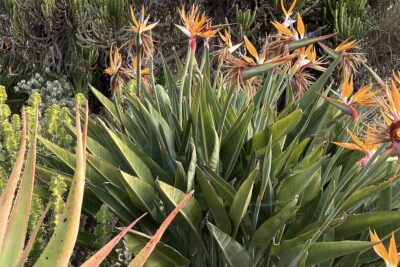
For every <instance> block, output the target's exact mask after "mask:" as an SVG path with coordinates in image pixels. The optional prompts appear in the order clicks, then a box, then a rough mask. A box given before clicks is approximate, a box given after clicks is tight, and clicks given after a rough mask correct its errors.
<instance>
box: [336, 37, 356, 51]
mask: <svg viewBox="0 0 400 267" xmlns="http://www.w3.org/2000/svg"><path fill="white" fill-rule="evenodd" d="M355 43H356V40H353V41H347V40H346V41H344V42H343V43H341V44H340V45H338V46H337V47H336V49H335V51H340V52H346V51H347V50H349V49H351V48H353V45H354V44H355Z"/></svg>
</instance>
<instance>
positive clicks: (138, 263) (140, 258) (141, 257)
mask: <svg viewBox="0 0 400 267" xmlns="http://www.w3.org/2000/svg"><path fill="white" fill-rule="evenodd" d="M192 195H193V191H191V192H190V193H188V194H187V195H186V196H185V197H184V198H183V199H182V200H181V201H180V202H179V203H178V205H176V207H175V208H174V210H173V211H172V212H171V213H170V214H169V215H168V216H167V218H165V220H164V221H163V223H162V224H161V225H160V227H159V228H158V229H157V232H156V233H155V234H154V235H153V237H152V238H151V239H150V240H149V241H148V242H147V244H146V246H145V247H144V248H142V249H141V250H140V252H139V253H138V254H137V255H136V257H135V258H134V259H133V260H132V261H131V262H130V263H129V265H128V266H129V267H142V266H143V265H144V264H145V262H146V261H147V259H148V258H149V257H150V255H151V254H152V252H153V251H154V249H155V248H156V246H157V244H158V242H160V240H161V237H162V236H163V234H164V233H165V231H166V230H167V228H168V226H169V225H170V224H171V222H172V220H173V219H174V218H175V216H176V215H177V214H178V213H179V211H180V210H181V209H182V208H183V207H184V206H185V205H186V203H187V202H188V201H189V200H190V199H191V198H192Z"/></svg>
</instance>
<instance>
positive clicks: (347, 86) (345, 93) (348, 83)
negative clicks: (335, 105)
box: [341, 74, 353, 99]
mask: <svg viewBox="0 0 400 267" xmlns="http://www.w3.org/2000/svg"><path fill="white" fill-rule="evenodd" d="M352 93H353V78H350V79H349V77H348V76H347V74H345V76H344V83H343V86H342V93H341V94H342V97H343V98H345V99H347V98H349V97H350V96H351V94H352Z"/></svg>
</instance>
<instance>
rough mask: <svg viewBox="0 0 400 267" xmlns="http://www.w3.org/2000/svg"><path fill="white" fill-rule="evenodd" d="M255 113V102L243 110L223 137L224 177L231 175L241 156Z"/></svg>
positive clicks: (222, 158)
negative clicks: (241, 149)
mask: <svg viewBox="0 0 400 267" xmlns="http://www.w3.org/2000/svg"><path fill="white" fill-rule="evenodd" d="M252 114H253V104H251V105H250V106H249V107H248V108H247V109H245V110H243V112H242V113H241V115H240V116H239V117H238V118H237V120H236V122H235V124H234V125H233V126H232V128H231V129H230V130H229V132H228V133H227V134H226V135H225V136H224V137H223V138H222V143H221V161H222V168H223V170H224V177H229V175H230V174H231V172H232V170H233V168H234V166H235V162H236V160H237V158H238V156H239V152H240V148H241V147H242V144H243V140H244V138H245V136H246V133H247V129H248V127H249V124H250V121H251V116H252Z"/></svg>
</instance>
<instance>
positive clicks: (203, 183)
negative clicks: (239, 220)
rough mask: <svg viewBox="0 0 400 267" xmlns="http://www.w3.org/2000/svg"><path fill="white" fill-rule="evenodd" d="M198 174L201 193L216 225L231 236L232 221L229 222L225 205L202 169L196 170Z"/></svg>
mask: <svg viewBox="0 0 400 267" xmlns="http://www.w3.org/2000/svg"><path fill="white" fill-rule="evenodd" d="M196 174H197V177H198V180H199V185H200V188H201V191H202V193H203V195H204V198H205V200H206V202H207V205H208V207H209V209H210V212H211V214H212V217H213V220H214V221H215V224H216V225H217V226H218V228H220V229H221V230H222V231H224V232H225V233H226V234H230V233H231V221H230V220H229V217H228V214H227V212H226V210H225V208H224V205H223V203H221V201H220V199H219V196H218V194H217V193H216V192H215V190H214V188H213V187H212V186H211V185H210V184H209V181H208V180H207V178H206V176H205V174H204V172H203V171H202V170H201V169H200V168H196Z"/></svg>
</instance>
